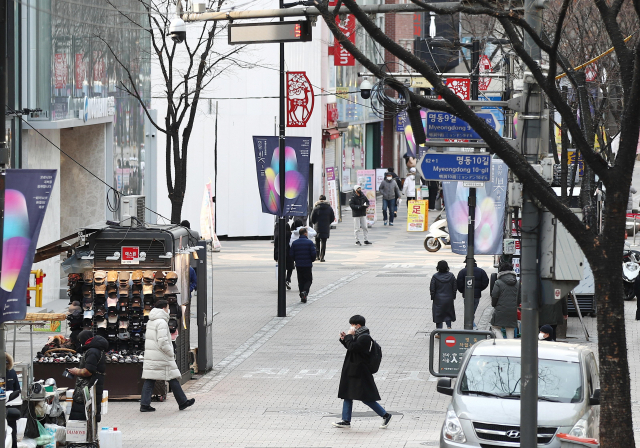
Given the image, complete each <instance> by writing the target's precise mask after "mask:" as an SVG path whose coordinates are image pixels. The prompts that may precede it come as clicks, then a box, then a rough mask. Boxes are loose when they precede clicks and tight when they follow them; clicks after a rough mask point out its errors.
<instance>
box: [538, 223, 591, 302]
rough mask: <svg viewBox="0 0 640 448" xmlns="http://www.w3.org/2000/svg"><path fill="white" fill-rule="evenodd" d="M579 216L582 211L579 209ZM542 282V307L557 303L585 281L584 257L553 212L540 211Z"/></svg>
mask: <svg viewBox="0 0 640 448" xmlns="http://www.w3.org/2000/svg"><path fill="white" fill-rule="evenodd" d="M576 212H577V213H578V214H579V213H580V210H576ZM540 251H541V252H540V261H539V262H540V279H541V283H542V290H541V302H542V304H547V305H548V304H555V303H557V301H558V300H560V299H562V298H563V297H565V296H566V295H567V294H568V293H569V292H571V290H572V289H573V288H575V287H576V286H577V285H578V284H579V283H580V281H581V280H582V278H583V274H584V254H583V253H582V250H581V249H580V246H578V243H577V242H576V240H575V239H574V238H573V237H572V236H571V235H570V234H569V232H568V231H567V229H566V228H565V227H564V226H563V225H562V224H561V223H560V221H558V219H557V218H555V217H554V216H553V214H551V212H549V211H547V210H544V211H541V212H540Z"/></svg>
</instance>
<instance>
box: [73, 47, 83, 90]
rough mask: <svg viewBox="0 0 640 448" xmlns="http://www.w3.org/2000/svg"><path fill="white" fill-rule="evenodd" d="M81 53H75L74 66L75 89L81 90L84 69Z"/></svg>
mask: <svg viewBox="0 0 640 448" xmlns="http://www.w3.org/2000/svg"><path fill="white" fill-rule="evenodd" d="M83 56H84V55H83V54H82V53H76V65H75V78H76V79H75V83H76V89H82V85H83V84H84V75H85V67H84V60H83Z"/></svg>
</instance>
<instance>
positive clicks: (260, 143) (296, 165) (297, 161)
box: [253, 136, 311, 216]
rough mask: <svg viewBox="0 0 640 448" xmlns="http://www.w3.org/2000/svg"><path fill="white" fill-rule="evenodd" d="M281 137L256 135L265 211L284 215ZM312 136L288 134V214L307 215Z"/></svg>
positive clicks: (285, 213)
mask: <svg viewBox="0 0 640 448" xmlns="http://www.w3.org/2000/svg"><path fill="white" fill-rule="evenodd" d="M279 142H280V140H279V137H278V136H268V137H253V149H254V151H255V155H256V172H257V175H258V188H259V190H260V199H261V202H262V213H269V214H271V215H277V216H280V148H279ZM310 155H311V137H285V148H284V156H285V173H284V176H285V189H284V198H285V199H284V216H307V214H308V210H307V205H308V194H307V187H308V182H309V157H310Z"/></svg>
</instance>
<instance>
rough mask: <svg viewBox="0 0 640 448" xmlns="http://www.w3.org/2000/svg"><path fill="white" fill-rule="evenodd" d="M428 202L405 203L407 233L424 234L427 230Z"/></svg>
mask: <svg viewBox="0 0 640 448" xmlns="http://www.w3.org/2000/svg"><path fill="white" fill-rule="evenodd" d="M428 210H429V201H428V200H426V199H424V200H423V199H420V200H414V201H409V202H408V203H407V232H424V231H425V230H427V226H426V224H427V216H428V215H427V212H428Z"/></svg>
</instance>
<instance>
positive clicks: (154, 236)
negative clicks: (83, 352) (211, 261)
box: [33, 225, 198, 398]
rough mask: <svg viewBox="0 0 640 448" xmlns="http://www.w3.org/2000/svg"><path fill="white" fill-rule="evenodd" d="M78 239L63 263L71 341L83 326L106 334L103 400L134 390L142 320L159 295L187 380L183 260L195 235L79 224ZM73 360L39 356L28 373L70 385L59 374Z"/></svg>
mask: <svg viewBox="0 0 640 448" xmlns="http://www.w3.org/2000/svg"><path fill="white" fill-rule="evenodd" d="M83 235H88V236H86V237H85V236H83ZM80 239H81V242H80V244H79V245H78V247H77V248H76V251H75V254H74V256H73V257H72V259H71V260H70V262H65V263H66V265H65V269H66V270H67V273H68V286H69V299H70V304H72V305H71V306H70V314H69V317H68V320H69V329H70V330H71V335H70V339H71V340H72V341H73V339H74V336H77V334H78V333H79V332H80V331H82V330H83V329H91V330H92V331H93V332H94V334H98V335H101V336H103V337H104V338H105V339H107V341H108V342H109V351H108V352H107V353H105V356H106V357H107V366H106V377H105V390H109V396H110V398H133V397H137V396H139V395H140V393H141V389H142V383H143V381H142V380H141V374H142V365H143V361H144V341H145V332H146V324H147V321H148V315H149V312H150V310H151V309H152V308H153V306H154V304H155V303H156V302H157V301H158V300H161V299H163V300H166V301H167V302H168V303H169V309H170V320H169V329H170V330H171V332H172V339H173V340H174V343H175V351H176V363H177V365H178V368H179V369H180V372H181V373H182V378H181V382H182V383H184V382H185V381H187V380H189V379H190V378H191V373H190V369H189V364H190V362H189V348H190V341H189V329H188V325H189V316H190V289H189V264H190V261H191V257H192V255H191V254H192V253H194V252H195V250H196V249H195V248H194V246H195V244H197V241H198V236H197V233H196V232H194V231H192V230H189V229H187V228H185V227H182V226H177V225H173V226H166V225H165V226H161V225H146V226H144V227H143V226H140V227H121V226H102V227H101V226H97V227H96V226H94V227H91V228H87V229H84V230H83V231H82V232H81V233H80ZM76 362H77V357H73V356H71V355H70V354H68V353H64V352H62V354H52V355H51V356H44V354H42V356H40V357H39V359H38V360H37V362H35V363H34V366H33V373H34V377H35V378H48V377H53V378H56V380H57V381H58V383H59V384H60V385H61V386H68V387H73V381H72V380H70V379H67V378H64V377H62V376H61V374H62V372H63V371H64V369H65V368H70V367H74V365H75V364H76ZM163 392H164V393H166V391H162V390H160V391H158V394H159V395H162V394H163Z"/></svg>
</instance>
